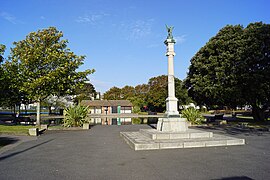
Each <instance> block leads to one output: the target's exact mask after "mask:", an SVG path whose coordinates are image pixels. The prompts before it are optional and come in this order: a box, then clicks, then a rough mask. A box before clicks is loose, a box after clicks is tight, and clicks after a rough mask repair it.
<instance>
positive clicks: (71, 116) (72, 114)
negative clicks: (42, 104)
mask: <svg viewBox="0 0 270 180" xmlns="http://www.w3.org/2000/svg"><path fill="white" fill-rule="evenodd" d="M88 113H89V107H88V106H81V105H80V104H78V105H75V106H71V107H69V108H66V109H65V111H64V126H65V127H78V126H82V125H83V123H87V120H86V117H87V114H88Z"/></svg>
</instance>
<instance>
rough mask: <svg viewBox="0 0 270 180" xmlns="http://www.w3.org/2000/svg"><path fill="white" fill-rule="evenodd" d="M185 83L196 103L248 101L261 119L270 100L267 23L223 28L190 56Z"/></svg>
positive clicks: (269, 57)
mask: <svg viewBox="0 0 270 180" xmlns="http://www.w3.org/2000/svg"><path fill="white" fill-rule="evenodd" d="M185 84H186V86H187V87H188V88H189V95H190V96H191V97H192V98H193V99H194V100H195V101H196V102H197V103H199V104H206V105H209V106H211V105H227V106H231V107H236V106H238V105H245V104H247V105H251V106H252V110H253V117H254V119H256V120H263V119H264V118H265V117H264V111H265V110H266V109H267V108H268V107H269V103H270V91H269V87H270V25H269V24H264V23H262V22H259V23H251V24H249V25H248V26H247V27H246V28H244V27H243V26H241V25H236V26H232V25H227V26H225V27H224V28H222V29H221V30H220V31H219V32H218V33H217V35H216V36H214V37H213V38H211V39H210V40H209V42H207V44H206V45H205V46H203V47H202V48H201V49H200V50H199V51H198V52H197V53H196V54H195V56H194V57H193V58H192V59H191V65H190V67H189V73H188V76H187V78H186V81H185Z"/></svg>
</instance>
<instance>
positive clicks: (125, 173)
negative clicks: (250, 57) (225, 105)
mask: <svg viewBox="0 0 270 180" xmlns="http://www.w3.org/2000/svg"><path fill="white" fill-rule="evenodd" d="M144 128H151V127H149V126H147V125H122V126H94V127H92V129H90V130H79V131H47V132H45V134H43V135H41V136H39V137H38V138H37V139H35V138H33V139H28V140H24V141H23V142H22V143H20V144H18V145H17V146H14V145H13V147H12V149H10V150H7V151H5V152H2V153H1V152H0V153H1V154H0V167H1V168H0V179H3V180H4V179H35V180H36V179H110V180H111V179H115V180H116V179H117V180H119V179H125V180H127V179H144V180H145V179H147V180H148V179H149V180H151V179H153V180H163V179H165V180H166V179H167V180H171V179H192V180H193V179H227V180H228V179H230V180H231V179H236V180H237V179H238V180H249V179H256V180H259V179H269V177H270V171H269V169H270V148H269V147H270V132H264V131H257V130H252V131H249V130H241V129H226V130H224V129H223V128H214V127H212V128H209V127H204V128H198V129H199V130H202V129H206V130H207V131H213V132H214V133H218V134H221V135H228V136H231V137H235V138H244V139H245V140H246V145H244V146H243V145H242V146H228V147H207V148H206V147H204V148H186V149H168V150H147V151H134V150H133V149H131V148H130V147H129V145H128V144H126V142H125V141H124V139H123V138H121V137H120V132H124V131H138V130H139V129H144ZM1 138H4V137H3V136H2V137H1ZM9 138H12V137H9ZM14 139H16V138H15V137H14ZM14 142H15V141H14Z"/></svg>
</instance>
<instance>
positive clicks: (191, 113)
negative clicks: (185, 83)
mask: <svg viewBox="0 0 270 180" xmlns="http://www.w3.org/2000/svg"><path fill="white" fill-rule="evenodd" d="M182 117H184V118H187V120H188V121H189V122H191V124H202V121H203V120H204V118H203V116H202V114H201V113H200V111H198V110H196V109H195V108H193V107H190V108H187V109H184V110H183V111H182Z"/></svg>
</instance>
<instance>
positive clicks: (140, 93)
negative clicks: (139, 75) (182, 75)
mask: <svg viewBox="0 0 270 180" xmlns="http://www.w3.org/2000/svg"><path fill="white" fill-rule="evenodd" d="M175 94H176V98H178V101H179V104H187V103H189V102H191V99H190V97H188V93H187V89H185V87H184V86H183V83H182V81H181V80H179V79H178V78H175ZM167 97H168V76H166V75H162V76H158V77H153V78H150V79H149V81H148V84H141V85H137V86H136V87H135V88H134V87H132V86H125V87H123V88H122V89H120V88H117V87H112V88H111V89H109V91H107V92H105V93H104V99H108V100H121V99H127V100H130V101H131V103H132V105H133V108H134V109H136V111H139V110H142V109H144V107H148V109H149V110H151V111H154V112H164V111H165V109H166V102H165V100H166V98H167Z"/></svg>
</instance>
